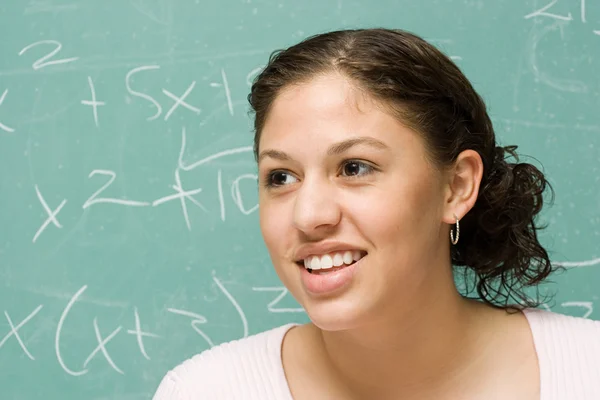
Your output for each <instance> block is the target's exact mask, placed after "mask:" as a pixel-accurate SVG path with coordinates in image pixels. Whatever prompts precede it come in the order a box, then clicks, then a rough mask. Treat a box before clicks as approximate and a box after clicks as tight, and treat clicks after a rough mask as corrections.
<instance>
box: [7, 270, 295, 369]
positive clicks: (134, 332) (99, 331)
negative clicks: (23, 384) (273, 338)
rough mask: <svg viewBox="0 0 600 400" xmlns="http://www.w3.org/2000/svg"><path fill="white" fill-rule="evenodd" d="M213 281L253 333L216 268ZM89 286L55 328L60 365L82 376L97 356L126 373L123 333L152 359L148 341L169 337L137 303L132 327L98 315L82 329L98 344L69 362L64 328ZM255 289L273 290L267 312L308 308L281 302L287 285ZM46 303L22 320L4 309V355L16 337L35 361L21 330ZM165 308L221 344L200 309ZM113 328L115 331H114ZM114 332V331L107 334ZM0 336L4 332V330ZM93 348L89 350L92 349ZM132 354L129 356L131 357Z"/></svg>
mask: <svg viewBox="0 0 600 400" xmlns="http://www.w3.org/2000/svg"><path fill="white" fill-rule="evenodd" d="M212 280H213V283H214V285H215V286H216V288H218V292H219V293H220V294H221V295H222V296H224V298H225V299H226V300H227V301H228V302H229V304H230V305H231V307H232V308H233V309H234V310H235V311H236V313H237V315H238V316H239V322H240V325H241V329H240V334H239V337H240V338H243V337H247V336H248V335H249V324H248V318H247V317H246V313H245V311H244V310H243V309H242V307H241V305H240V303H239V302H238V301H237V300H236V299H235V297H234V296H233V295H232V293H231V292H230V291H229V290H228V289H227V288H226V283H225V282H223V281H221V280H220V279H219V278H217V277H216V275H215V274H214V271H213V277H212ZM87 289H88V285H84V286H82V287H81V288H80V289H79V290H78V291H77V292H76V293H74V294H73V295H72V296H71V297H70V299H69V300H68V302H67V303H66V305H65V306H64V308H63V310H62V312H61V314H60V317H59V320H58V323H57V325H56V328H55V330H54V354H55V358H56V362H57V363H58V364H59V365H60V367H61V368H62V370H63V371H64V372H65V373H66V374H68V375H72V376H82V375H85V374H87V373H89V372H90V368H91V367H90V366H89V364H90V362H91V361H92V360H93V359H95V358H97V357H102V358H103V359H104V360H105V361H106V364H107V365H108V366H109V367H110V368H112V369H113V370H114V371H115V372H117V373H119V374H123V375H124V374H125V373H126V371H124V370H123V369H122V368H121V367H119V362H118V361H119V360H118V358H115V357H114V356H113V355H112V354H111V352H110V342H111V341H112V340H113V339H114V338H115V337H117V336H118V335H119V334H121V335H130V336H131V338H132V340H131V343H132V346H135V347H136V348H137V350H138V351H139V352H140V355H141V356H142V357H143V358H145V359H146V360H151V359H152V356H151V354H149V353H148V350H147V349H146V345H145V343H147V341H148V340H168V338H166V337H163V336H161V335H159V334H157V333H156V332H149V331H147V330H145V329H144V328H143V326H144V323H143V319H142V316H141V315H140V312H139V310H138V308H137V307H136V306H133V307H132V309H131V310H130V311H131V324H130V326H127V327H125V326H122V325H119V326H117V327H111V328H109V329H107V328H106V327H105V326H102V324H101V323H100V322H99V318H98V317H97V316H94V317H93V318H91V321H90V322H91V324H90V325H91V327H89V328H90V329H89V330H88V329H81V331H82V332H88V331H92V330H93V334H94V338H95V343H96V344H95V345H94V346H95V347H94V348H91V349H88V350H86V354H85V355H84V356H85V358H84V356H82V360H81V363H80V365H78V366H74V365H69V364H68V363H67V361H65V359H64V357H63V354H64V353H63V352H64V349H65V348H66V347H68V343H67V341H66V340H65V338H64V336H63V329H64V326H65V324H66V323H67V322H68V320H69V315H70V313H71V311H72V309H73V308H74V307H76V306H77V304H78V302H79V301H80V300H81V298H82V296H83V295H84V293H85V291H86V290H87ZM252 290H253V291H254V292H270V293H272V298H273V300H272V301H270V302H269V303H268V304H266V306H265V311H266V312H267V313H304V309H302V308H300V307H297V308H290V307H282V306H280V305H279V303H280V302H281V301H282V299H284V298H285V297H286V296H288V295H289V293H288V291H287V289H286V288H284V287H253V288H252ZM43 308H44V305H43V304H40V305H38V306H37V307H36V308H35V309H33V310H32V311H31V312H30V313H29V314H28V315H27V316H26V317H24V318H22V319H21V320H20V321H19V322H16V321H13V317H11V313H12V312H9V310H4V317H5V318H6V322H7V323H8V327H9V331H8V333H6V334H4V335H3V337H2V336H0V337H2V339H0V355H1V353H2V348H3V346H4V345H5V343H7V342H8V341H9V340H15V341H16V342H17V343H18V344H19V346H20V348H21V350H22V352H23V354H25V355H26V356H27V357H28V358H29V359H30V360H32V361H35V360H36V356H35V355H34V353H33V352H32V350H31V349H30V348H29V347H28V346H27V345H26V344H25V341H24V340H23V339H22V337H21V335H20V333H19V331H20V330H21V329H23V328H24V327H25V326H27V325H28V324H35V318H36V317H39V315H38V314H40V313H43V312H44V310H43ZM164 311H166V312H167V313H169V314H170V315H173V316H176V317H175V318H174V321H179V323H181V324H183V325H186V324H187V325H188V326H189V328H191V330H192V331H193V332H194V334H197V335H198V337H199V338H200V340H201V342H202V344H201V347H204V348H211V347H213V346H215V345H217V344H218V343H217V342H215V341H214V340H213V338H211V337H210V335H208V334H207V333H206V332H205V328H204V327H206V326H209V324H210V321H209V320H208V318H206V317H205V316H204V315H202V314H200V313H198V312H196V311H190V310H186V309H182V308H181V307H175V306H166V307H165V308H164ZM111 329H112V330H111ZM108 331H110V333H107V332H108ZM0 335H2V334H1V333H0ZM88 351H89V352H88ZM129 357H130V356H129V355H128V356H127V358H129Z"/></svg>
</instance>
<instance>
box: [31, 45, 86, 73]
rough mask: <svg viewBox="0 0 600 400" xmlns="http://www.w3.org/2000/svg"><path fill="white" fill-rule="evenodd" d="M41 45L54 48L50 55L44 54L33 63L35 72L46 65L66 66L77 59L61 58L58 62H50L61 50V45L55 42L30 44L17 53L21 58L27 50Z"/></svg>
mask: <svg viewBox="0 0 600 400" xmlns="http://www.w3.org/2000/svg"><path fill="white" fill-rule="evenodd" d="M42 44H50V45H54V46H55V47H54V50H52V51H51V52H50V53H48V54H46V55H45V56H43V57H41V58H38V59H37V60H36V61H35V62H34V63H33V65H32V67H33V69H35V70H38V69H42V68H44V67H47V66H48V65H55V64H66V63H70V62H73V61H76V60H78V59H79V57H71V58H61V59H59V60H50V58H52V57H54V56H55V55H56V54H57V53H58V52H59V51H60V50H61V49H62V44H61V43H60V42H58V41H56V40H40V41H39V42H35V43H31V44H30V45H29V46H26V47H24V48H23V50H21V51H20V52H19V55H20V56H22V55H23V54H25V52H27V51H28V50H29V49H31V48H33V47H35V46H39V45H42Z"/></svg>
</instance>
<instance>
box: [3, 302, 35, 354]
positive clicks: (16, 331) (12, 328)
mask: <svg viewBox="0 0 600 400" xmlns="http://www.w3.org/2000/svg"><path fill="white" fill-rule="evenodd" d="M42 307H43V305H41V304H40V305H39V306H37V308H36V309H35V310H33V311H32V312H31V313H30V314H29V315H28V316H27V317H25V319H23V321H21V322H19V324H18V325H17V326H15V325H14V324H13V322H12V320H11V319H10V315H8V312H6V311H4V316H5V317H6V320H7V321H8V325H9V326H10V332H9V333H8V334H6V336H4V338H3V339H2V340H0V349H1V348H2V346H4V343H6V341H7V340H8V339H10V338H11V337H12V336H14V337H15V339H16V340H17V342H19V345H20V346H21V348H22V349H23V351H24V352H25V354H26V355H27V357H29V358H30V359H32V360H35V357H34V356H32V355H31V353H30V352H29V350H27V347H26V346H25V343H23V340H22V339H21V336H19V329H21V328H22V327H23V326H24V325H25V324H26V323H27V322H29V320H30V319H32V318H33V317H35V315H36V314H37V313H38V312H39V311H40V310H41V309H42Z"/></svg>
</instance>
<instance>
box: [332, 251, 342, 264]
mask: <svg viewBox="0 0 600 400" xmlns="http://www.w3.org/2000/svg"><path fill="white" fill-rule="evenodd" d="M343 263H344V257H343V256H342V255H341V254H340V253H335V254H334V255H333V266H334V267H339V266H340V265H342V264H343Z"/></svg>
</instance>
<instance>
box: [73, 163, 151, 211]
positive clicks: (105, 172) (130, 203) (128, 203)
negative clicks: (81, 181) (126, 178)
mask: <svg viewBox="0 0 600 400" xmlns="http://www.w3.org/2000/svg"><path fill="white" fill-rule="evenodd" d="M96 174H100V175H107V176H110V178H109V180H108V182H106V183H105V184H104V185H103V186H102V187H101V188H100V189H98V190H96V192H95V193H94V194H92V195H91V196H90V198H89V199H87V200H86V202H85V203H84V204H83V209H86V208H88V207H89V206H91V205H92V204H96V203H112V204H122V205H125V206H133V207H140V206H149V205H150V203H148V202H146V201H135V200H123V199H114V198H110V197H98V195H100V193H102V192H103V191H105V190H106V189H107V188H108V187H109V186H110V185H112V183H113V182H114V181H115V179H116V177H117V174H116V173H115V172H114V171H109V170H104V169H95V170H93V171H92V172H90V174H89V175H88V178H91V177H92V176H94V175H96Z"/></svg>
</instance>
